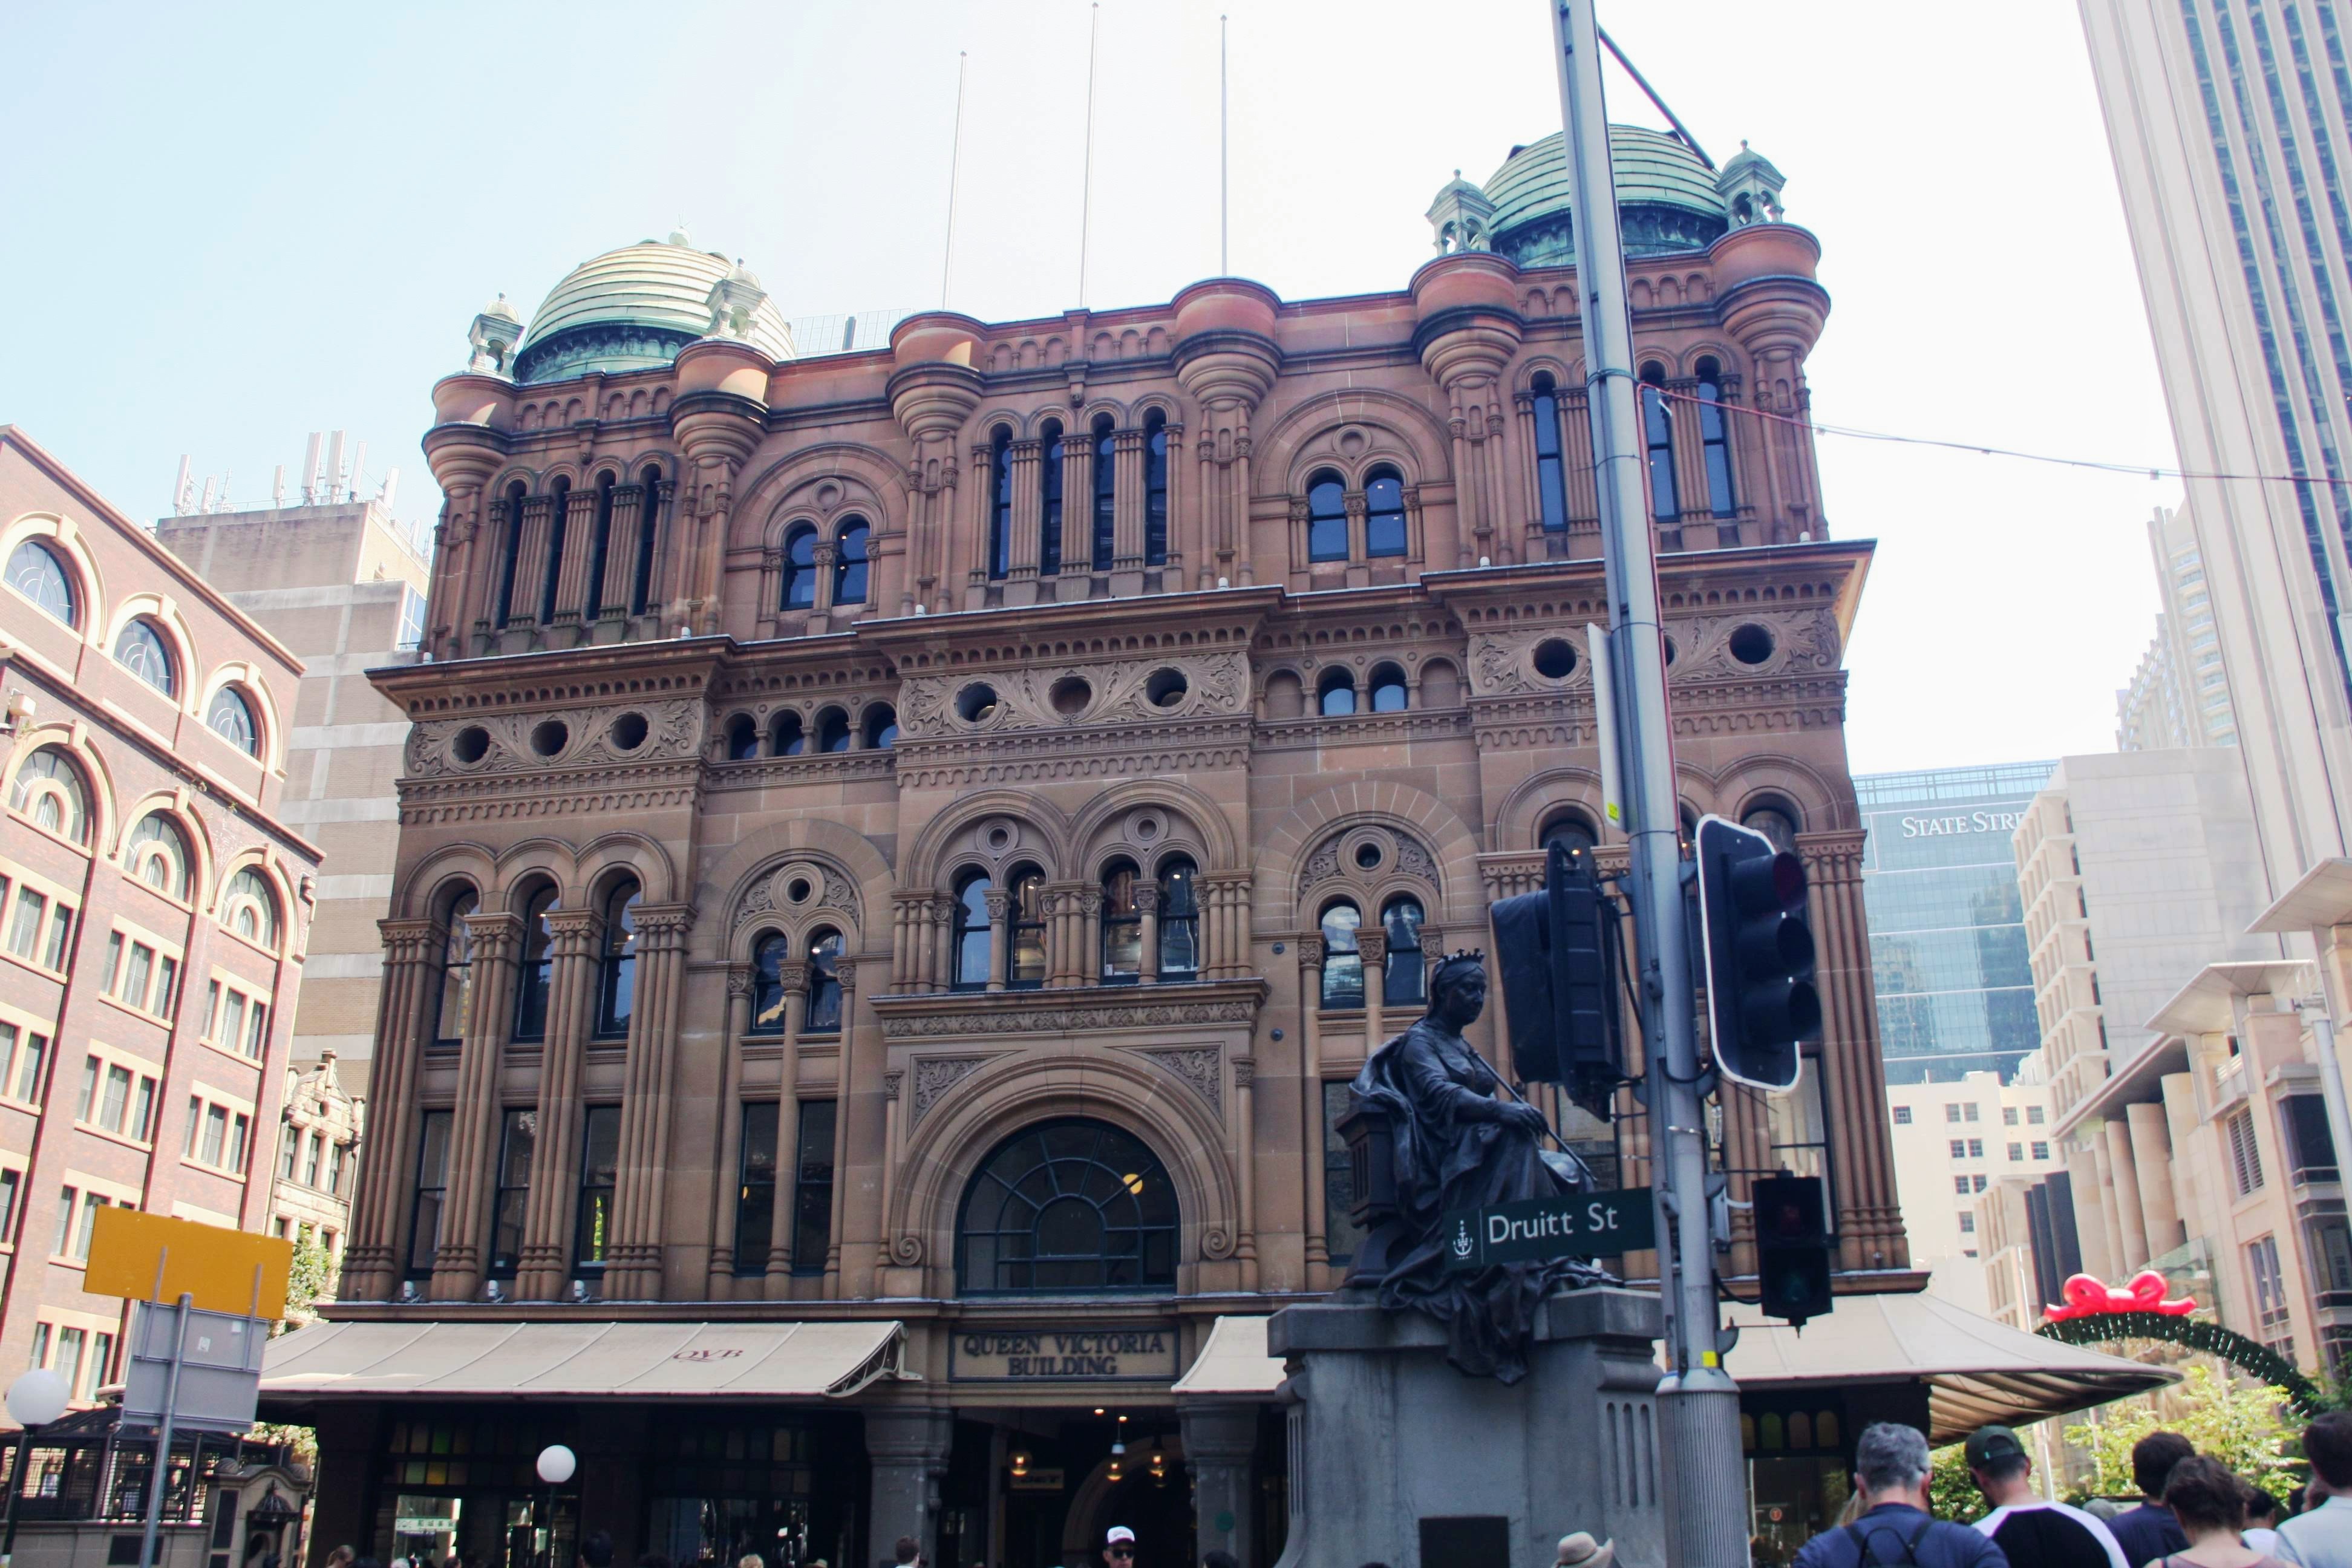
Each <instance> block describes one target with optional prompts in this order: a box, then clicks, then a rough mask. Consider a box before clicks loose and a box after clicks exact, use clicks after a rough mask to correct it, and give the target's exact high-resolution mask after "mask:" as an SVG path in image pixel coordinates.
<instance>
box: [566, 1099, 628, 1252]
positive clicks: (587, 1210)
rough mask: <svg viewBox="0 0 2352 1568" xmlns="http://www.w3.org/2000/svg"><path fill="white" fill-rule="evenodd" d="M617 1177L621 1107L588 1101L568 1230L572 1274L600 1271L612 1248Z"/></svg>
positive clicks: (618, 1170) (619, 1163)
mask: <svg viewBox="0 0 2352 1568" xmlns="http://www.w3.org/2000/svg"><path fill="white" fill-rule="evenodd" d="M620 1180H621V1108H620V1107H619V1106H617V1105H592V1106H590V1107H588V1110H587V1120H586V1124H585V1125H584V1126H583V1127H582V1129H581V1136H580V1205H579V1209H578V1212H577V1215H576V1217H575V1218H574V1219H573V1221H572V1272H573V1273H575V1274H601V1273H603V1272H604V1265H605V1263H606V1261H607V1260H608V1259H609V1258H610V1257H611V1254H612V1250H613V1201H614V1196H615V1195H616V1194H617V1193H618V1192H619V1190H620Z"/></svg>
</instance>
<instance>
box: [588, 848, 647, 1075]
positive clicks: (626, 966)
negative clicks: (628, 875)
mask: <svg viewBox="0 0 2352 1568" xmlns="http://www.w3.org/2000/svg"><path fill="white" fill-rule="evenodd" d="M644 892H645V889H642V888H640V887H639V886H638V885H637V884H636V882H635V881H634V880H630V881H625V882H619V883H615V884H614V888H613V890H612V891H611V892H609V893H607V894H605V895H604V950H603V951H602V952H599V953H598V954H597V956H596V1033H597V1034H598V1036H600V1037H603V1038H605V1039H619V1038H621V1037H624V1036H625V1035H626V1034H627V1033H628V1032H629V1014H630V1013H631V1011H632V1010H633V1009H634V1008H635V1005H636V997H637V904H638V901H639V900H640V899H641V898H642V897H643V896H644Z"/></svg>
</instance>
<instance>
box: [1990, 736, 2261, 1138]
mask: <svg viewBox="0 0 2352 1568" xmlns="http://www.w3.org/2000/svg"><path fill="white" fill-rule="evenodd" d="M2015 852H2016V868H2017V881H2018V889H2019V893H2020V896H2021V899H2022V900H2023V902H2024V906H2025V930H2026V942H2027V946H2028V950H2029V952H2030V954H2031V960H2032V974H2033V1003H2034V1011H2035V1013H2036V1015H2037V1016H2038V1018H2039V1021H2040V1023H2041V1027H2042V1041H2041V1045H2040V1046H2039V1047H2038V1048H2037V1051H2036V1056H2035V1068H2034V1071H2035V1075H2036V1076H2037V1077H2038V1078H2040V1079H2042V1081H2043V1082H2046V1083H2048V1084H2049V1085H2050V1086H2051V1089H2052V1092H2053V1095H2054V1096H2055V1104H2056V1106H2057V1110H2058V1113H2059V1114H2060V1116H2061V1117H2066V1116H2070V1115H2071V1114H2072V1112H2073V1110H2074V1107H2075V1106H2077V1105H2078V1104H2080V1103H2081V1102H2082V1101H2083V1100H2084V1098H2086V1097H2087V1096H2089V1095H2090V1094H2092V1093H2093V1092H2094V1091H2095V1090H2096V1089H2097V1088H2098V1087H2099V1085H2100V1084H2101V1083H2103V1082H2105V1079H2106V1078H2107V1076H2108V1074H2109V1073H2110V1072H2111V1071H2114V1070H2116V1069H2118V1068H2121V1067H2122V1066H2123V1065H2124V1064H2126V1063H2127V1062H2129V1061H2130V1060H2131V1059H2132V1058H2134V1057H2135V1056H2137V1055H2138V1054H2139V1052H2140V1051H2141V1050H2142V1049H2144V1048H2146V1047H2147V1045H2148V1043H2149V1041H2150V1040H2151V1039H2152V1038H2153V1035H2152V1033H2151V1031H2152V1028H2153V1026H2151V1025H2149V1024H2147V1019H2149V1018H2151V1017H2153V1016H2155V1014H2156V1012H2157V1009H2158V1008H2159V1007H2161V1006H2162V1005H2164V1001H2165V998H2167V997H2168V996H2169V995H2171V994H2173V993H2174V992H2175V991H2177V990H2178V989H2179V987H2180V985H2181V984H2183V977H2184V976H2188V975H2193V974H2195V973H2197V972H2198V971H2199V970H2200V969H2202V968H2203V967H2204V966H2205V965H2207V964H2208V963H2221V962H2228V961H2233V960H2244V959H2263V958H2277V957H2279V956H2281V949H2280V944H2279V942H2278V939H2277V938H2276V937H2273V936H2257V935H2249V934H2247V929H2246V928H2247V927H2248V925H2249V924H2250V923H2251V922H2252V921H2253V920H2254V918H2255V917H2256V916H2257V915H2258V914H2260V913H2261V912H2262V909H2263V904H2264V902H2265V901H2266V900H2265V897H2264V893H2263V884H2262V866H2261V859H2260V857H2259V855H2258V854H2257V853H2256V851H2255V847H2254V825H2253V816H2252V811H2251V810H2250V808H2249V807H2248V805H2247V801H2246V790H2245V775H2244V773H2243V770H2242V768H2241V767H2240V766H2239V760H2238V757H2237V755H2236V753H2235V752H2232V751H2231V750H2228V749H2225V748H2212V749H2207V750H2201V751H2189V752H2116V753H2113V754H2108V755H2092V756H2082V757H2066V758H2063V759H2062V760H2061V761H2060V762H2059V763H2058V765H2057V767H2056V768H2055V769H2053V771H2052V773H2051V774H2050V782H2049V784H2048V785H2047V786H2046V787H2045V788H2044V789H2043V790H2042V793H2041V794H2039V795H2035V796H2034V798H2033V803H2032V805H2031V806H2029V807H2028V808H2027V810H2026V812H2025V815H2024V817H2023V820H2022V821H2021V822H2020V823H2019V825H2018V828H2017V833H2016V839H2015Z"/></svg>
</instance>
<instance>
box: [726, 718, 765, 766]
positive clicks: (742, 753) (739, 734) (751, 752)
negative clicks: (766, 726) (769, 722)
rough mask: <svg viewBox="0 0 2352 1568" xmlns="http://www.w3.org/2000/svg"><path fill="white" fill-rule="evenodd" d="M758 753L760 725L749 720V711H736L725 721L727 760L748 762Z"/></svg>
mask: <svg viewBox="0 0 2352 1568" xmlns="http://www.w3.org/2000/svg"><path fill="white" fill-rule="evenodd" d="M759 754H760V727H759V726H758V725H756V724H754V723H752V722H751V715H750V714H749V713H738V714H736V715H735V717H733V718H732V719H730V720H728V721H727V760H728V761H729V762H730V763H748V762H750V761H751V759H752V758H753V757H756V756H758V755H759Z"/></svg>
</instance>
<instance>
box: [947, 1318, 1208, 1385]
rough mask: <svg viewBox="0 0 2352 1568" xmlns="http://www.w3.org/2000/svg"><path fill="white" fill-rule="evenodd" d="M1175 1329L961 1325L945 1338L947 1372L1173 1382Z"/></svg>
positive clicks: (971, 1376) (983, 1379)
mask: <svg viewBox="0 0 2352 1568" xmlns="http://www.w3.org/2000/svg"><path fill="white" fill-rule="evenodd" d="M1176 1370H1177V1369H1176V1331H1175V1330H1174V1329H1172V1328H1164V1327H1161V1328H1139V1329H966V1330H964V1331H961V1332H960V1333H958V1334H957V1335H956V1336H955V1338H954V1339H953V1340H952V1341H951V1342H950V1349H949V1364H948V1375H949V1376H950V1377H951V1378H954V1379H956V1380H957V1381H958V1382H963V1383H1015V1382H1018V1383H1033V1382H1105V1381H1109V1380H1112V1379H1135V1378H1149V1379H1150V1380H1152V1381H1154V1382H1158V1383H1173V1382H1174V1381H1175V1380H1176Z"/></svg>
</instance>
